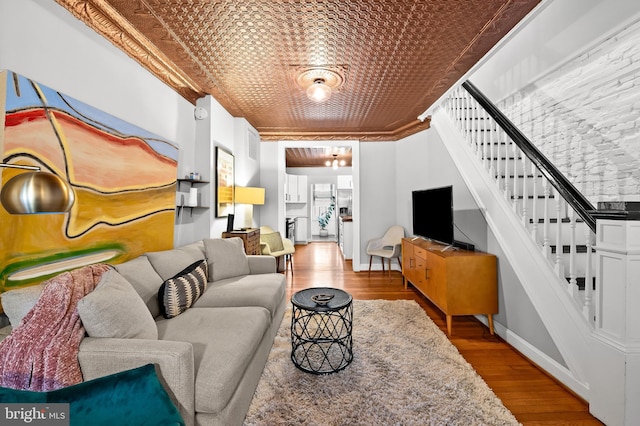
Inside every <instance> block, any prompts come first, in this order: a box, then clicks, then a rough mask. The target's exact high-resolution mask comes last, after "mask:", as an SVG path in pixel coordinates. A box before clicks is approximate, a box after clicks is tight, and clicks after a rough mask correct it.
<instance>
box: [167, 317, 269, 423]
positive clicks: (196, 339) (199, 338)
mask: <svg viewBox="0 0 640 426" xmlns="http://www.w3.org/2000/svg"><path fill="white" fill-rule="evenodd" d="M270 324H271V320H270V315H269V312H268V311H267V310H266V309H264V308H259V307H245V308H234V307H231V308H216V309H189V310H187V311H186V312H184V313H183V314H182V315H179V316H177V317H175V318H171V319H163V318H161V319H159V320H158V335H159V338H160V339H162V340H174V341H182V342H190V343H191V344H192V345H193V352H194V362H195V368H196V379H195V409H196V412H198V413H218V412H220V411H221V410H222V409H223V408H224V407H226V405H227V403H228V402H229V400H230V399H231V397H232V396H233V394H234V392H235V391H236V388H237V387H238V384H239V383H240V381H241V379H242V377H243V375H244V372H245V370H246V369H247V367H248V366H249V364H250V363H251V360H252V358H253V356H254V353H255V352H256V350H257V348H258V346H259V345H260V343H261V340H262V338H263V336H264V335H265V333H267V330H268V329H269V326H270ZM187 331H188V332H187Z"/></svg>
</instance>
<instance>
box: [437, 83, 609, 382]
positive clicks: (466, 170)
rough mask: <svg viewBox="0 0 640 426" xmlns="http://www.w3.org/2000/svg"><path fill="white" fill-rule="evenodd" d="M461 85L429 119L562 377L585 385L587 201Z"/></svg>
mask: <svg viewBox="0 0 640 426" xmlns="http://www.w3.org/2000/svg"><path fill="white" fill-rule="evenodd" d="M463 86H464V87H462V86H461V87H459V88H457V89H455V90H454V91H453V92H452V93H451V94H450V96H449V97H448V98H447V99H446V100H444V101H443V102H442V104H441V105H440V106H439V107H438V108H437V109H436V111H435V112H434V114H433V116H432V121H431V125H432V127H433V128H435V129H436V130H437V131H438V132H439V134H440V136H441V137H442V138H443V140H444V141H445V144H444V145H445V146H446V147H447V149H448V150H449V153H450V154H451V156H452V158H453V160H454V162H455V163H456V165H457V166H458V169H459V171H460V173H461V174H462V176H463V178H464V179H465V182H466V184H467V186H468V187H469V189H470V191H471V193H472V194H473V195H474V198H475V199H476V202H477V203H478V205H479V206H480V208H481V209H482V210H483V211H484V212H485V216H486V218H487V223H488V225H489V227H490V229H491V231H492V233H493V234H494V235H495V236H496V238H497V240H498V242H499V243H500V245H501V247H502V249H503V250H504V252H505V253H506V255H507V257H508V258H509V262H510V263H511V265H512V266H513V268H514V271H515V272H516V274H517V275H518V278H519V279H520V281H521V283H522V285H523V287H524V289H525V291H526V293H527V295H528V296H529V297H530V299H531V301H532V303H533V305H534V307H535V308H536V310H537V311H538V314H539V315H540V318H541V319H542V321H543V323H544V324H545V326H546V327H547V329H548V331H549V333H550V335H551V337H552V338H553V340H554V342H555V343H556V346H557V347H558V349H559V350H560V352H561V354H562V356H563V358H564V359H565V361H566V363H567V365H568V367H569V370H570V372H569V373H568V377H567V380H568V381H572V380H575V381H576V386H577V387H578V388H580V386H585V388H586V378H585V377H586V376H585V369H586V368H587V366H586V365H585V363H586V361H585V360H584V356H583V355H584V353H585V352H582V353H580V352H581V351H585V350H587V345H588V343H587V342H588V336H589V333H590V330H591V329H592V327H593V324H594V321H595V317H594V312H595V310H594V306H593V294H594V286H596V285H598V284H597V283H596V282H595V262H594V259H595V255H594V249H593V245H594V242H595V234H594V232H593V229H595V221H594V220H593V219H592V218H591V217H590V216H589V215H588V210H589V208H590V205H589V204H588V202H587V201H586V199H584V197H582V196H581V194H579V193H578V194H577V195H576V193H577V190H576V189H575V188H573V187H572V186H571V184H570V183H568V181H567V180H566V178H564V176H560V177H559V176H558V175H559V172H558V171H557V170H555V169H554V168H553V166H552V165H550V163H548V160H547V159H543V160H541V159H540V156H542V154H541V153H540V152H539V151H537V150H536V148H535V147H534V146H533V145H531V143H530V142H529V141H528V140H526V138H525V137H524V135H522V134H521V133H520V132H519V131H518V130H517V129H516V128H515V126H513V124H512V123H510V122H508V119H506V117H504V115H501V113H500V112H499V111H497V113H496V110H497V109H496V108H495V106H493V105H490V106H488V107H487V108H485V106H483V105H484V103H485V102H488V101H486V98H484V99H483V100H482V102H483V104H482V105H481V104H480V102H479V101H478V100H476V98H474V97H473V96H472V94H473V95H475V96H478V95H479V96H482V94H480V93H479V92H477V89H475V88H474V87H473V86H472V85H471V84H470V83H469V82H467V83H465V84H464V85H463ZM468 90H470V91H468ZM496 114H497V115H498V117H496V118H494V116H496ZM514 134H515V137H514ZM521 138H524V143H525V144H526V143H528V144H530V146H522V144H523V141H522V140H521ZM551 168H553V170H551ZM558 179H560V180H562V179H564V180H562V181H561V182H558ZM567 184H568V185H569V189H567V187H566V185H567ZM576 199H577V200H576ZM585 283H591V285H585ZM567 339H569V340H567ZM569 376H570V377H569ZM585 393H586V389H585Z"/></svg>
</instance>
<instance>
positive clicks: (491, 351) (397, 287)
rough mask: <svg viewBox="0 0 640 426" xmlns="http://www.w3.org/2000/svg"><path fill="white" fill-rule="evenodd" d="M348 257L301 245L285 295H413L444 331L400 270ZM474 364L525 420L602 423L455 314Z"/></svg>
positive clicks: (459, 343)
mask: <svg viewBox="0 0 640 426" xmlns="http://www.w3.org/2000/svg"><path fill="white" fill-rule="evenodd" d="M375 261H376V260H374V262H375ZM351 269H352V265H351V262H350V261H344V260H343V258H342V255H341V253H340V250H339V248H338V246H337V244H335V243H324V242H313V243H309V244H308V245H297V246H296V252H295V254H294V256H293V270H294V273H293V275H291V273H289V274H287V284H288V290H287V293H288V294H287V297H288V298H290V297H291V295H292V294H293V293H295V292H296V291H298V290H301V289H304V288H308V287H324V286H326V287H336V288H341V289H344V290H345V291H348V292H349V293H351V295H352V296H353V298H354V299H387V300H396V299H412V300H415V301H416V302H418V304H420V306H422V308H423V309H424V310H425V312H426V313H427V315H428V316H429V317H430V318H431V319H432V320H433V321H434V322H435V323H436V324H437V325H438V327H440V329H441V330H442V331H443V332H445V333H446V322H445V317H444V315H443V314H442V313H441V312H440V311H439V310H438V309H437V308H436V307H435V306H434V305H433V304H431V303H430V302H429V301H428V300H427V299H425V298H424V297H423V296H422V295H420V294H419V293H418V292H417V291H415V290H413V288H412V287H411V286H409V289H407V290H405V289H404V285H403V284H402V274H401V273H400V272H398V271H392V273H391V278H389V275H388V273H385V274H384V275H383V273H382V272H381V271H375V272H371V276H369V274H368V272H367V271H364V272H358V273H355V272H353V271H352V270H351ZM449 339H450V341H451V342H452V343H453V344H454V345H455V346H456V347H457V348H458V351H459V352H460V353H461V354H462V356H464V358H465V359H466V360H467V361H468V362H469V363H470V364H471V365H472V366H473V368H475V370H476V371H477V372H478V374H480V376H481V377H482V378H483V379H484V380H485V382H486V383H487V384H488V385H489V387H490V388H491V389H493V391H494V392H495V394H496V395H497V396H498V397H499V398H500V399H501V400H502V402H503V403H504V405H505V406H506V407H507V408H508V409H509V410H511V412H512V413H513V414H514V415H515V416H516V418H517V419H518V421H520V422H521V423H522V424H524V425H601V424H602V423H601V422H599V421H598V420H597V419H596V418H594V417H593V416H591V415H590V414H589V410H588V407H587V404H586V403H585V402H584V401H582V400H581V399H580V398H577V397H576V396H574V395H573V394H572V393H571V392H569V391H568V390H566V389H565V388H564V387H563V386H561V385H559V384H558V383H557V382H556V381H554V380H553V379H552V378H551V377H550V376H548V375H547V374H545V373H544V372H543V371H542V370H540V369H539V368H537V367H536V366H535V365H534V364H532V363H531V362H530V361H528V360H527V359H526V358H524V357H523V356H522V355H521V354H520V353H519V352H517V351H516V350H515V349H513V348H512V347H511V346H509V345H508V344H507V343H505V342H504V341H503V340H502V339H500V338H499V337H497V336H491V335H490V334H489V330H488V329H487V328H486V327H485V326H484V325H483V324H482V323H480V322H479V321H477V320H476V319H475V318H474V317H471V316H469V317H454V319H453V333H452V336H451V337H450V338H449Z"/></svg>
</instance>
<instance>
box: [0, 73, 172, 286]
mask: <svg viewBox="0 0 640 426" xmlns="http://www.w3.org/2000/svg"><path fill="white" fill-rule="evenodd" d="M0 103H1V104H2V106H3V108H1V109H0V114H4V118H3V119H2V120H1V121H0V123H1V124H4V126H3V127H2V128H0V130H1V131H0V154H2V161H3V162H5V163H13V164H24V165H33V166H39V167H40V168H41V169H42V170H43V171H45V172H49V173H54V174H56V175H58V176H60V177H61V178H62V179H65V180H67V181H68V182H69V183H70V184H71V186H72V188H73V190H74V192H75V199H76V201H75V203H74V205H73V207H72V209H71V211H70V212H69V213H66V214H45V215H10V214H8V213H7V212H6V211H5V210H4V209H3V208H0V223H1V225H0V233H1V234H2V245H1V246H0V291H6V290H10V289H12V288H15V287H20V286H24V285H29V284H33V283H35V282H40V281H43V280H44V279H46V278H49V277H51V276H54V275H56V274H58V273H60V272H62V271H65V270H70V269H74V268H77V267H80V266H84V265H87V264H90V263H96V262H107V263H121V262H124V261H126V260H129V259H131V258H133V257H136V256H138V255H140V254H142V253H144V252H147V251H158V250H166V249H170V248H171V247H172V246H173V222H174V218H175V192H176V172H177V161H178V146H177V145H176V144H175V143H172V142H170V141H168V140H166V139H164V138H162V137H159V136H157V135H154V134H152V133H150V132H147V131H145V130H143V129H141V128H139V127H137V126H134V125H132V124H129V123H127V122H126V121H124V120H121V119H119V118H116V117H114V116H112V115H109V114H107V113H105V112H102V111H100V110H98V109H96V108H93V107H91V106H89V105H87V104H85V103H83V102H80V101H78V100H76V99H74V98H71V97H69V96H66V95H64V94H62V93H59V92H58V91H56V90H54V89H51V88H49V87H46V86H44V85H42V84H39V83H37V82H35V81H33V80H30V79H28V78H26V77H24V76H21V75H19V74H16V73H14V72H11V71H0ZM0 118H2V117H0ZM0 171H2V184H3V185H4V183H5V182H6V181H8V180H9V179H10V178H11V177H13V176H15V175H16V174H17V173H21V171H20V170H14V169H0Z"/></svg>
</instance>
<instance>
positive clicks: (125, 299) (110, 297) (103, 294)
mask: <svg viewBox="0 0 640 426" xmlns="http://www.w3.org/2000/svg"><path fill="white" fill-rule="evenodd" d="M78 314H80V320H81V321H82V325H83V326H84V329H85V330H86V331H87V334H88V335H89V336H90V337H115V338H120V339H154V340H156V339H158V328H157V327H156V323H155V321H154V320H153V317H152V316H151V312H149V309H148V308H147V305H145V303H144V301H143V300H142V298H141V297H140V295H138V293H137V292H136V290H135V289H134V288H133V286H132V285H131V284H130V283H129V282H128V281H127V280H126V279H125V278H124V277H123V276H122V275H120V274H119V273H118V272H117V271H116V270H113V269H112V270H109V271H107V272H105V273H104V274H103V275H102V279H101V280H100V282H99V283H98V285H97V286H96V288H95V289H94V290H93V291H92V292H91V293H89V294H87V295H86V296H85V297H83V298H82V299H80V301H79V302H78Z"/></svg>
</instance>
